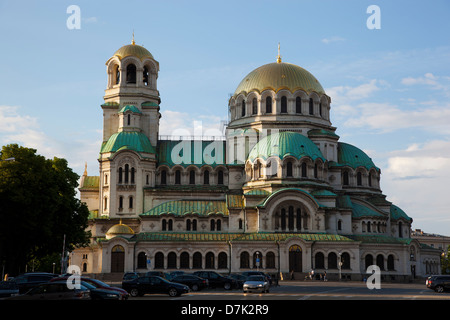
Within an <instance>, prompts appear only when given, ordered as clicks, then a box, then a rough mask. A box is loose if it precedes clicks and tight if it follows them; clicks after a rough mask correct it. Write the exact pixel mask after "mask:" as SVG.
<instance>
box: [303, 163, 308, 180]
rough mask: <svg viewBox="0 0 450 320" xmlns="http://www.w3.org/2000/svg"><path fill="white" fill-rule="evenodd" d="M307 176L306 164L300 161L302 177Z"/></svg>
mask: <svg viewBox="0 0 450 320" xmlns="http://www.w3.org/2000/svg"><path fill="white" fill-rule="evenodd" d="M307 177H308V170H307V166H306V162H303V163H302V178H307Z"/></svg>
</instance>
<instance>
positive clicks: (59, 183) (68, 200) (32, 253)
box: [0, 144, 89, 274]
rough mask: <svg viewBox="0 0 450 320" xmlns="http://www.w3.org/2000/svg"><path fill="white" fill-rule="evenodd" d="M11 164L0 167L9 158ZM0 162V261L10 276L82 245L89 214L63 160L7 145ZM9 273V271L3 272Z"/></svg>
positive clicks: (86, 241)
mask: <svg viewBox="0 0 450 320" xmlns="http://www.w3.org/2000/svg"><path fill="white" fill-rule="evenodd" d="M12 157H13V158H14V159H15V160H14V161H4V160H5V159H8V158H12ZM1 159H2V161H0V259H1V262H2V263H5V262H6V268H7V272H9V273H10V274H14V273H17V272H18V271H19V268H20V271H24V267H23V266H24V265H25V264H26V263H27V262H28V261H30V260H31V259H35V261H36V259H37V260H39V259H41V258H42V257H45V256H48V255H51V254H53V253H61V252H62V245H63V238H64V235H66V248H67V249H69V250H71V249H73V248H74V247H75V246H83V245H87V243H88V241H89V234H88V233H86V232H85V229H86V227H87V218H88V215H89V211H88V209H87V207H86V205H84V204H82V203H81V202H80V201H79V200H78V199H77V198H76V188H77V187H78V179H79V176H78V175H77V174H76V173H74V172H73V171H72V169H70V168H69V167H68V164H67V161H66V160H65V159H60V158H56V157H55V158H54V159H52V160H51V159H45V157H43V156H40V155H37V154H36V150H35V149H30V148H25V147H19V146H18V145H17V144H11V145H7V146H4V147H3V148H2V153H1ZM8 269H9V270H8Z"/></svg>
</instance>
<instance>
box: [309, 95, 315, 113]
mask: <svg viewBox="0 0 450 320" xmlns="http://www.w3.org/2000/svg"><path fill="white" fill-rule="evenodd" d="M309 114H310V115H314V101H313V99H312V98H309Z"/></svg>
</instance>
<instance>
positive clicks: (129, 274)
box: [122, 272, 139, 281]
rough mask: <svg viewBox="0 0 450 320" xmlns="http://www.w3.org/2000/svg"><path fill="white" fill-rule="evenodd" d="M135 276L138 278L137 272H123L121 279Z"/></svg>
mask: <svg viewBox="0 0 450 320" xmlns="http://www.w3.org/2000/svg"><path fill="white" fill-rule="evenodd" d="M136 278H139V273H137V272H125V273H124V274H123V277H122V281H123V280H132V279H136Z"/></svg>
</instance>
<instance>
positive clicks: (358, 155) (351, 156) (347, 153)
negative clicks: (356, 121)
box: [338, 142, 379, 170]
mask: <svg viewBox="0 0 450 320" xmlns="http://www.w3.org/2000/svg"><path fill="white" fill-rule="evenodd" d="M338 163H339V164H340V165H347V166H350V167H352V168H353V169H356V168H358V167H365V168H367V169H368V170H370V169H371V168H375V169H377V170H379V169H378V168H377V167H376V166H375V164H374V163H373V161H372V159H371V158H370V157H369V156H368V155H367V154H366V153H364V151H362V150H361V149H359V148H357V147H355V146H353V145H351V144H348V143H343V142H339V143H338Z"/></svg>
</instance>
